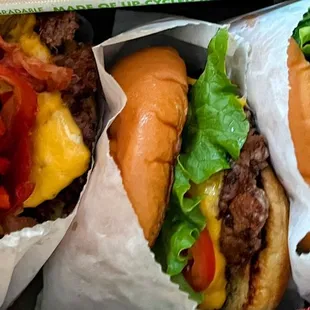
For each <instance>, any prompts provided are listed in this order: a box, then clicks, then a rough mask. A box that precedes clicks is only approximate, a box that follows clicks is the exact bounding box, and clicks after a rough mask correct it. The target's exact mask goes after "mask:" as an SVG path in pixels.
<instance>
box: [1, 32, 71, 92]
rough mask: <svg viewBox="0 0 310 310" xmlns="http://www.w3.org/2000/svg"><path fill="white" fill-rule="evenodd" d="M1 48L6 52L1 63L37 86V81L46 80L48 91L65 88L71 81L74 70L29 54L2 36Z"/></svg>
mask: <svg viewBox="0 0 310 310" xmlns="http://www.w3.org/2000/svg"><path fill="white" fill-rule="evenodd" d="M0 48H1V49H2V50H4V51H5V52H6V55H5V57H4V58H3V59H2V60H1V63H2V64H4V65H5V66H7V67H8V68H11V70H14V71H17V72H18V73H19V74H21V75H22V76H24V77H25V78H26V79H27V80H28V81H29V82H30V83H33V84H34V86H36V80H37V81H44V82H45V84H46V89H47V90H48V91H55V90H64V89H66V88H67V87H68V86H69V84H70V83H71V79H72V76H73V70H72V69H71V68H66V67H60V66H56V65H54V64H48V63H44V62H42V61H41V60H39V59H37V58H35V57H30V56H27V55H26V54H25V53H24V52H23V51H22V50H21V49H20V47H19V46H18V45H17V44H11V43H7V42H5V41H4V40H3V38H2V37H1V36H0Z"/></svg>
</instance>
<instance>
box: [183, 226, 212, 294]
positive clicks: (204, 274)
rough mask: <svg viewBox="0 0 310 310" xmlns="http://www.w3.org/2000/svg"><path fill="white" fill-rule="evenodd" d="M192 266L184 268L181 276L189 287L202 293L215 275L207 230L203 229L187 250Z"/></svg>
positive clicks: (210, 241)
mask: <svg viewBox="0 0 310 310" xmlns="http://www.w3.org/2000/svg"><path fill="white" fill-rule="evenodd" d="M189 254H190V256H192V259H193V261H192V264H190V265H188V266H187V267H185V269H184V271H183V274H184V277H185V279H186V280H187V282H188V283H189V284H190V285H191V287H192V288H193V289H194V290H195V291H197V292H202V291H204V290H205V289H206V288H207V287H208V286H209V285H210V283H211V282H212V280H213V278H214V275H215V254H214V248H213V243H212V240H211V238H210V235H209V232H208V229H207V228H205V229H204V230H203V231H202V232H201V233H200V236H199V238H198V240H197V241H196V242H195V244H194V245H193V246H192V247H191V249H189Z"/></svg>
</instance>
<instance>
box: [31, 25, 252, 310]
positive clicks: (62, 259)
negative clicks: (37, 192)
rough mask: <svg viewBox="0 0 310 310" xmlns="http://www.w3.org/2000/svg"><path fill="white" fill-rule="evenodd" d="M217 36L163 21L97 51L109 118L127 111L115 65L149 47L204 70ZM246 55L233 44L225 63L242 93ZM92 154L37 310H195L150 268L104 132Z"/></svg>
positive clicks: (208, 28)
mask: <svg viewBox="0 0 310 310" xmlns="http://www.w3.org/2000/svg"><path fill="white" fill-rule="evenodd" d="M217 29H218V26H217V25H214V24H208V23H203V22H198V21H193V20H188V19H168V20H165V21H161V22H157V23H153V24H149V25H146V26H144V27H142V28H138V29H135V30H133V31H129V32H127V33H123V34H121V35H119V36H117V37H114V38H112V39H110V40H108V41H106V42H104V43H102V44H101V45H99V46H97V47H95V48H94V52H95V54H96V58H97V64H98V68H99V72H100V74H101V82H102V85H103V89H104V92H105V95H106V98H107V102H108V105H109V109H110V113H111V116H112V115H113V116H115V115H116V114H117V113H118V112H120V110H121V109H122V108H123V106H124V105H125V103H126V97H125V95H124V93H123V92H122V90H121V89H120V87H119V86H118V84H117V83H116V82H115V80H114V79H113V78H112V77H111V76H110V75H109V74H107V73H106V71H105V68H106V67H107V66H109V65H110V64H111V62H112V61H114V60H115V57H120V56H121V55H124V54H126V53H129V52H132V51H134V50H136V49H138V48H140V47H142V46H146V45H149V44H152V45H156V44H170V45H173V46H174V47H176V48H177V49H178V50H179V52H180V54H181V56H182V57H183V59H185V61H186V63H187V65H188V66H196V68H197V66H198V67H199V68H203V67H204V65H205V61H206V47H207V46H208V43H209V41H210V39H211V38H212V37H213V36H214V34H215V33H216V31H217ZM125 42H126V44H125ZM247 48H248V46H247V44H246V43H245V42H243V41H242V40H241V39H236V40H234V39H233V38H231V40H230V44H229V53H228V55H229V56H228V59H227V67H228V72H229V73H230V74H231V76H232V78H233V79H234V80H235V81H237V82H239V85H240V86H241V89H242V90H243V91H245V89H244V76H245V70H246V61H247V55H248V49H247ZM124 74H125V73H124ZM109 124H110V123H109ZM109 124H108V125H109ZM97 151H98V153H99V154H100V156H99V157H98V158H97V161H96V164H95V167H94V170H93V173H92V175H91V177H90V186H89V187H88V188H87V189H86V192H85V195H84V197H83V198H82V201H81V204H80V208H79V210H78V213H77V217H76V220H75V221H74V223H73V224H72V226H71V229H69V231H68V233H67V234H66V236H65V238H64V239H63V241H62V242H61V244H60V245H59V247H58V248H57V250H56V251H55V253H54V254H53V256H52V257H51V259H50V260H49V262H48V263H47V265H46V266H45V268H44V288H43V292H42V295H41V296H40V298H39V302H38V305H37V309H41V310H54V309H57V310H65V309H71V308H72V309H75V310H82V309H83V310H84V309H98V310H99V309H100V310H101V309H105V310H109V309H111V310H112V309H113V310H117V309H135V310H136V309H158V310H162V309H175V310H182V309H188V310H189V309H195V308H196V303H194V302H193V301H191V300H189V299H188V297H187V295H186V294H185V293H183V292H181V291H180V290H179V288H178V286H177V285H175V284H173V283H171V281H170V279H169V277H168V276H167V275H166V274H164V273H163V272H162V271H161V267H160V266H159V265H158V264H157V263H156V262H155V260H154V255H153V253H152V252H151V251H150V249H149V247H148V244H147V242H146V241H145V239H144V236H143V232H142V229H141V228H140V226H139V224H138V220H137V217H136V215H135V213H134V211H133V208H132V207H131V205H130V203H129V200H128V198H127V195H126V193H125V190H124V188H123V185H122V180H121V177H120V174H119V171H118V169H117V167H116V165H115V163H114V161H113V160H112V158H111V157H110V155H109V142H108V139H107V134H106V130H105V131H104V133H103V135H102V136H101V139H100V141H99V143H98V145H97ZM95 184H102V185H101V186H100V187H99V186H95ZM86 197H87V200H86Z"/></svg>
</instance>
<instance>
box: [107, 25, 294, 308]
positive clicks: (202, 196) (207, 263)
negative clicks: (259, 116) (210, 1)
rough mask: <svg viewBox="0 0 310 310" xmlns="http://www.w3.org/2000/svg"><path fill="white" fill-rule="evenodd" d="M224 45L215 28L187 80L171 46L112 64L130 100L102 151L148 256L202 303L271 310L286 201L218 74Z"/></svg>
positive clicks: (283, 278) (223, 34)
mask: <svg viewBox="0 0 310 310" xmlns="http://www.w3.org/2000/svg"><path fill="white" fill-rule="evenodd" d="M228 42H229V33H228V31H227V29H220V30H218V32H217V33H216V35H215V36H214V37H213V38H212V40H211V41H210V43H209V46H208V51H206V54H207V55H208V56H207V57H206V66H205V69H204V71H203V72H202V73H201V75H200V76H197V77H191V78H189V77H188V74H187V72H188V70H189V69H188V68H187V67H186V64H185V62H184V60H183V59H182V58H181V57H180V55H179V54H178V52H177V50H175V49H174V48H172V47H169V46H156V47H147V48H144V49H140V50H138V51H136V52H135V53H132V54H130V55H128V56H126V57H124V58H121V59H120V60H118V61H117V62H116V63H115V64H114V66H113V67H112V68H111V70H110V73H111V74H112V76H113V77H114V78H115V80H116V81H117V82H118V83H119V85H120V86H121V88H122V89H123V91H124V92H125V94H126V96H127V103H126V106H125V107H124V109H123V110H122V111H121V113H120V114H119V115H118V116H117V118H116V119H115V120H114V122H113V123H112V125H111V127H110V128H109V138H110V152H111V155H112V156H113V158H114V160H115V162H116V164H117V165H118V167H119V169H120V172H121V176H122V180H123V185H124V188H125V190H126V192H127V195H128V197H129V200H130V201H131V204H132V207H133V208H134V210H135V212H136V214H137V216H138V219H139V223H140V225H141V227H142V229H143V232H144V236H145V238H146V240H147V241H148V244H149V246H150V248H151V249H152V250H153V251H154V253H155V256H156V259H157V261H158V262H160V264H161V266H162V268H163V271H164V272H165V273H167V274H168V275H169V276H170V277H171V280H172V281H173V282H175V283H177V284H178V285H179V287H180V289H181V290H183V291H185V292H187V293H188V295H189V298H191V299H193V300H195V301H197V304H198V307H199V308H200V309H210V310H211V309H233V310H238V309H240V310H241V309H243V310H245V309H264V310H265V309H275V308H276V307H277V305H278V303H279V302H280V300H281V298H282V295H283V293H284V291H285V289H286V285H287V282H288V278H289V274H290V265H289V257H288V244H287V242H288V214H289V209H288V208H289V206H288V200H287V198H286V195H285V192H284V190H283V188H282V186H281V184H280V182H279V181H278V179H277V177H276V176H275V174H274V172H273V169H272V167H271V164H270V160H269V152H268V145H267V143H266V141H265V139H264V137H263V136H262V135H260V134H259V132H258V131H257V129H256V127H255V122H254V119H253V114H252V112H251V110H250V107H249V106H248V105H247V103H246V100H245V98H242V97H241V95H240V93H239V90H238V86H237V85H235V84H234V83H233V82H232V81H230V79H229V78H228V76H227V74H226V62H225V60H226V53H227V49H228ZM194 78H195V79H194ZM270 104H272V103H270Z"/></svg>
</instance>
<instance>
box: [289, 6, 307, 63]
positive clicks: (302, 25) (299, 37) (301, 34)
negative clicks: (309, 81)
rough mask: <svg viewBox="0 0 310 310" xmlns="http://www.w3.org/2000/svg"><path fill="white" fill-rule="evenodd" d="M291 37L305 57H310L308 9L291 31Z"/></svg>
mask: <svg viewBox="0 0 310 310" xmlns="http://www.w3.org/2000/svg"><path fill="white" fill-rule="evenodd" d="M292 37H293V38H294V39H295V41H296V42H297V44H298V45H299V47H300V49H301V50H302V52H303V54H304V55H305V57H307V58H308V57H310V8H309V9H308V12H306V13H305V14H304V15H303V19H302V20H301V21H300V22H299V23H298V25H297V27H296V28H295V29H294V30H293V34H292Z"/></svg>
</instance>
